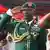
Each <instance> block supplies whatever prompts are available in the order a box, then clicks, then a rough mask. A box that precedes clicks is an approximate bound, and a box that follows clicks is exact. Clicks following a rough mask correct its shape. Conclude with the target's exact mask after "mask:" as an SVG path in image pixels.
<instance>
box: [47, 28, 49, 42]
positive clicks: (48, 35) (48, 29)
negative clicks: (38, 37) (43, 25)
mask: <svg viewBox="0 0 50 50" xmlns="http://www.w3.org/2000/svg"><path fill="white" fill-rule="evenodd" d="M47 31H48V34H47V36H48V40H49V41H50V29H47Z"/></svg>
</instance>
